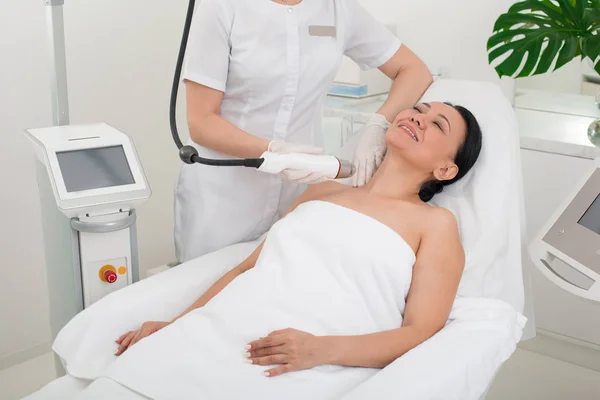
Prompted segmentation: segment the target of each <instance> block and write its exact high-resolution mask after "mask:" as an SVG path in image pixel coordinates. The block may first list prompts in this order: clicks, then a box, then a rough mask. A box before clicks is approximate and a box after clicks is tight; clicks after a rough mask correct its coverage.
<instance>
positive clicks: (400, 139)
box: [386, 102, 467, 180]
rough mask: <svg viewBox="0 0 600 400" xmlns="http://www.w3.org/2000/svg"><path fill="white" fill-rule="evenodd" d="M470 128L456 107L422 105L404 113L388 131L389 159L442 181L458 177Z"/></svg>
mask: <svg viewBox="0 0 600 400" xmlns="http://www.w3.org/2000/svg"><path fill="white" fill-rule="evenodd" d="M466 130H467V124H466V123H465V121H464V120H463V118H462V116H461V115H460V114H459V112H458V111H456V110H455V109H454V108H453V107H451V106H449V105H447V104H444V103H439V102H433V103H420V104H417V105H416V106H415V107H414V108H411V109H407V110H404V111H402V112H401V113H400V114H398V116H397V117H396V119H395V120H394V122H393V123H392V126H391V127H390V128H389V129H388V132H387V135H386V143H387V146H388V150H387V155H386V156H392V157H402V158H403V159H404V160H405V161H407V162H409V163H410V164H412V165H414V166H415V167H416V168H417V169H419V170H421V171H424V172H431V173H432V174H433V176H434V177H435V178H436V179H438V180H449V179H452V178H454V176H456V174H457V173H458V167H457V166H456V164H454V157H455V156H456V152H457V151H458V149H459V148H460V146H461V145H462V143H463V141H464V139H465V135H466Z"/></svg>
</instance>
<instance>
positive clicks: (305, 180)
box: [267, 140, 327, 185]
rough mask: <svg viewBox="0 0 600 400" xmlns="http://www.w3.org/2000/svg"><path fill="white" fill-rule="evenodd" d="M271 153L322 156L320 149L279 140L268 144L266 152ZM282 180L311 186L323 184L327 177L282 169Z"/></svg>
mask: <svg viewBox="0 0 600 400" xmlns="http://www.w3.org/2000/svg"><path fill="white" fill-rule="evenodd" d="M267 151H269V152H271V153H280V154H289V153H304V154H322V153H323V149H322V148H320V147H315V146H310V145H306V144H296V143H285V142H282V141H279V140H273V141H271V143H269V147H268V150H267ZM279 175H280V176H281V177H282V178H284V179H285V180H287V181H289V182H293V183H299V184H307V185H313V184H315V183H321V182H325V181H326V180H327V177H325V176H323V175H321V174H319V173H316V172H311V171H304V170H297V169H284V170H283V171H281V173H280V174H279Z"/></svg>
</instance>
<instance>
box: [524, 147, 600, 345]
mask: <svg viewBox="0 0 600 400" xmlns="http://www.w3.org/2000/svg"><path fill="white" fill-rule="evenodd" d="M521 158H522V166H523V186H524V194H525V208H526V219H527V240H526V243H530V241H531V238H532V237H534V236H535V235H536V234H537V233H538V231H539V230H540V229H541V228H542V226H543V225H544V224H545V223H546V221H547V220H548V219H549V218H550V217H551V216H552V214H553V213H554V212H555V211H556V209H557V208H558V207H559V206H560V205H561V203H562V202H563V201H564V200H565V198H566V197H567V196H568V195H569V194H570V193H571V192H572V190H573V188H574V186H575V185H576V184H577V183H578V182H579V181H580V180H581V176H582V175H583V174H584V173H585V172H587V171H589V169H590V168H591V167H592V165H593V160H591V159H586V158H578V157H571V156H565V155H560V154H552V153H545V152H540V151H534V150H527V149H522V150H521ZM523 251H524V252H525V253H527V249H523ZM523 258H524V260H525V261H524V267H526V268H528V269H529V275H530V276H531V283H532V286H533V303H534V309H535V322H536V325H537V328H538V329H544V330H547V331H551V332H555V333H558V334H560V335H564V336H569V337H572V338H575V339H578V340H583V341H586V342H591V343H594V344H599V345H600V303H593V302H591V301H588V300H583V299H580V298H578V297H576V296H574V295H572V294H570V293H567V292H565V291H563V290H562V289H560V288H558V287H557V286H555V285H554V284H553V283H551V282H550V281H549V280H547V279H546V278H544V277H543V276H542V274H541V273H540V272H538V270H537V269H536V268H535V267H534V266H533V263H532V262H531V260H530V258H529V255H528V254H524V257H523Z"/></svg>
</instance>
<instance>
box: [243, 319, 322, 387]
mask: <svg viewBox="0 0 600 400" xmlns="http://www.w3.org/2000/svg"><path fill="white" fill-rule="evenodd" d="M246 350H247V351H248V352H247V353H246V357H247V359H248V362H249V363H251V364H255V365H274V364H281V365H280V366H278V367H276V368H272V369H270V370H267V371H265V376H270V377H272V376H277V375H281V374H284V373H286V372H292V371H300V370H303V369H310V368H313V367H316V366H318V365H322V364H325V363H326V362H325V360H326V359H327V356H326V352H327V348H326V346H325V345H324V344H323V343H322V340H321V339H320V338H319V337H318V336H314V335H311V334H310V333H306V332H301V331H298V330H296V329H283V330H280V331H275V332H272V333H270V334H269V336H267V337H264V338H260V339H258V340H255V341H253V342H250V343H249V344H248V346H246Z"/></svg>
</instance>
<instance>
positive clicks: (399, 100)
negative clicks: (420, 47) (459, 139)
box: [377, 45, 433, 121]
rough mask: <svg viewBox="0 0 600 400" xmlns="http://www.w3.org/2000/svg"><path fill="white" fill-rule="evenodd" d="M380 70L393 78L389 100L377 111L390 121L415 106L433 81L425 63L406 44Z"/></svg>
mask: <svg viewBox="0 0 600 400" xmlns="http://www.w3.org/2000/svg"><path fill="white" fill-rule="evenodd" d="M379 70H380V71H381V72H383V73H384V74H386V75H387V76H388V77H389V78H390V79H392V80H393V82H392V88H391V90H390V94H389V95H388V98H387V100H386V101H385V103H384V104H383V105H382V106H381V108H380V109H379V110H378V111H377V114H381V115H383V116H384V117H385V118H386V120H388V121H394V119H395V118H396V116H397V115H398V113H399V112H400V111H402V110H405V109H407V108H411V107H412V106H414V105H415V104H416V103H417V101H419V99H420V98H421V96H423V93H425V91H426V90H427V88H428V87H429V85H431V83H432V82H433V78H432V76H431V73H430V72H429V69H428V68H427V66H426V65H425V63H424V62H423V61H422V60H421V59H420V58H419V57H417V55H416V54H415V53H413V52H412V51H411V50H410V49H409V48H408V47H406V46H404V45H402V46H400V48H399V49H398V51H397V52H396V54H394V56H393V57H392V58H391V59H390V60H389V61H388V62H386V63H385V64H383V65H382V66H381V67H379Z"/></svg>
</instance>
